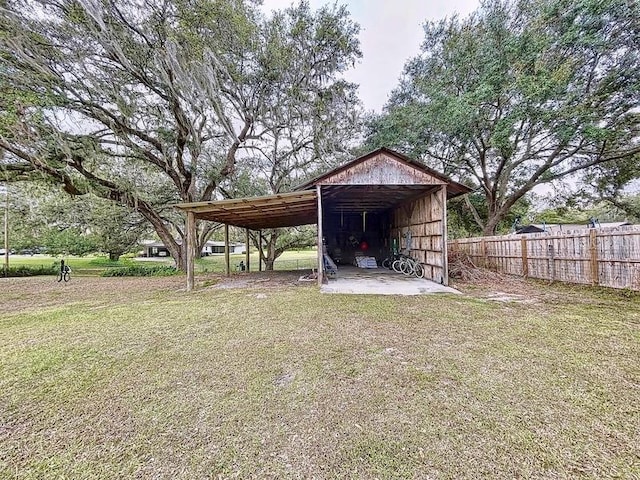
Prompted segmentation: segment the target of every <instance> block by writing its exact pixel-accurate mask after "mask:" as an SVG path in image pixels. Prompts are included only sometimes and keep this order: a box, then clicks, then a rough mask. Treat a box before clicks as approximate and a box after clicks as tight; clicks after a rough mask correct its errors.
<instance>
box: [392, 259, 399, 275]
mask: <svg viewBox="0 0 640 480" xmlns="http://www.w3.org/2000/svg"><path fill="white" fill-rule="evenodd" d="M391 267H392V268H393V271H394V272H396V273H402V260H395V261H394V262H393V264H392V265H391Z"/></svg>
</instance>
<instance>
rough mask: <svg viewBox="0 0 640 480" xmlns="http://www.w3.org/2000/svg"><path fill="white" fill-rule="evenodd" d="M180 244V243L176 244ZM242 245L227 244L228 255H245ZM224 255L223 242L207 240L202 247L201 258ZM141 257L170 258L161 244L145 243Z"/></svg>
mask: <svg viewBox="0 0 640 480" xmlns="http://www.w3.org/2000/svg"><path fill="white" fill-rule="evenodd" d="M178 243H180V242H178ZM245 251H246V246H245V244H244V243H229V253H245ZM209 255H224V242H216V241H213V240H209V241H208V242H207V243H205V244H204V247H202V256H204V257H206V256H209ZM142 256H143V257H170V256H171V253H169V249H168V248H167V247H166V246H165V245H164V243H162V242H145V243H144V250H143V253H142Z"/></svg>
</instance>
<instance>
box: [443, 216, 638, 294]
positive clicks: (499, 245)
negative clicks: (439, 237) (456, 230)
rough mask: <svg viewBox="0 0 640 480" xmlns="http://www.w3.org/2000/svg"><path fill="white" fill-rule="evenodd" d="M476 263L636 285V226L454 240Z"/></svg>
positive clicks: (536, 274)
mask: <svg viewBox="0 0 640 480" xmlns="http://www.w3.org/2000/svg"><path fill="white" fill-rule="evenodd" d="M449 251H451V252H465V253H466V254H468V255H469V256H470V257H471V258H472V259H473V261H474V263H476V264H477V265H478V266H482V267H486V268H489V269H491V270H495V271H498V272H501V273H507V274H512V275H521V276H525V277H532V278H540V279H544V280H550V281H561V282H569V283H583V284H590V285H600V286H604V287H612V288H629V289H632V290H640V227H638V226H633V227H619V228H607V229H605V228H602V229H600V228H597V229H582V230H574V231H568V232H564V233H562V234H548V233H536V234H527V235H505V236H496V237H476V238H464V239H457V240H453V241H450V242H449Z"/></svg>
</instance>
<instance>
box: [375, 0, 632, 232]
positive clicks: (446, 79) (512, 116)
mask: <svg viewBox="0 0 640 480" xmlns="http://www.w3.org/2000/svg"><path fill="white" fill-rule="evenodd" d="M638 44H640V12H639V10H638V8H637V4H635V3H634V2H627V1H625V0H605V1H600V0H584V1H581V2H572V1H569V0H525V1H510V0H504V1H503V0H491V1H489V2H486V3H484V4H483V6H482V7H481V8H480V9H479V10H477V11H476V12H475V13H473V14H472V15H471V16H469V17H468V18H466V19H459V18H457V17H453V18H450V19H446V20H443V21H441V22H430V23H427V24H426V25H425V40H424V43H423V45H422V53H421V55H420V56H418V57H416V58H414V59H412V60H411V61H410V62H408V63H407V65H406V67H405V71H404V75H403V78H402V81H401V83H400V85H399V87H398V88H397V89H396V90H395V92H394V93H393V95H392V98H391V100H390V101H389V103H388V105H387V107H386V112H385V114H384V115H382V116H380V117H378V118H375V119H373V121H372V122H370V127H369V128H370V131H369V135H368V144H369V146H370V147H375V146H378V145H389V146H393V147H395V148H397V149H400V150H402V151H405V152H406V153H408V154H410V155H412V156H415V157H420V158H423V159H425V161H427V162H428V163H430V164H432V165H433V166H434V167H436V168H440V169H442V170H444V171H445V172H447V173H449V174H452V175H455V176H456V177H458V178H459V179H460V180H462V181H464V182H466V183H469V184H472V185H475V186H476V187H477V191H478V193H480V194H481V195H482V196H483V197H484V199H485V202H484V205H486V209H487V210H486V214H485V213H484V212H480V211H479V210H478V209H476V208H475V207H474V205H472V204H467V207H469V208H470V210H471V213H472V214H473V216H474V220H475V221H476V223H477V224H478V226H480V227H481V228H482V229H483V231H484V233H486V234H492V233H494V232H495V231H496V229H497V228H498V225H499V224H500V222H501V221H503V219H504V218H505V217H506V216H507V214H508V212H509V211H510V210H511V209H512V208H513V206H514V205H515V204H516V202H518V201H519V200H520V199H522V198H523V197H524V196H525V195H527V194H528V193H529V192H531V191H532V190H533V189H534V188H535V187H536V186H538V185H543V184H550V183H553V182H559V181H562V180H563V179H565V178H567V177H569V176H571V175H574V174H576V173H582V174H584V175H587V176H589V175H590V176H592V177H593V176H594V175H596V172H597V171H598V170H597V169H599V168H605V167H604V166H606V168H612V169H617V170H618V173H619V177H618V178H619V179H620V183H624V182H625V181H626V180H628V179H629V178H630V177H631V176H632V175H633V174H631V173H630V169H631V168H632V167H633V166H634V165H636V166H637V164H638V158H639V157H638V154H639V152H640V144H639V143H638V138H639V136H638V117H639V115H638V112H637V105H638V104H639V103H640V89H638V85H639V84H640V54H639V53H638V49H637V45H638ZM636 168H637V167H636ZM636 172H637V170H636Z"/></svg>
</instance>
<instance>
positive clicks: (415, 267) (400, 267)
mask: <svg viewBox="0 0 640 480" xmlns="http://www.w3.org/2000/svg"><path fill="white" fill-rule="evenodd" d="M391 267H392V268H393V271H394V272H397V273H403V274H404V275H407V276H412V275H413V276H416V277H418V278H423V277H424V267H423V266H422V264H421V263H420V262H418V261H417V260H415V259H413V258H411V257H410V256H409V255H404V254H400V258H398V259H397V260H395V261H394V262H393V264H392V265H391Z"/></svg>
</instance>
